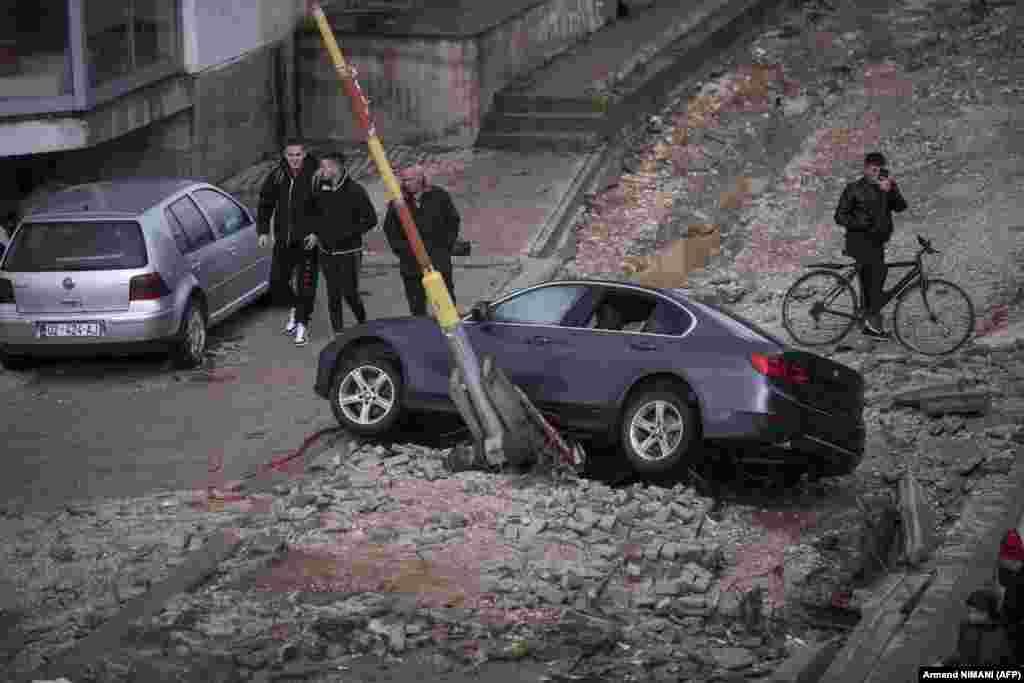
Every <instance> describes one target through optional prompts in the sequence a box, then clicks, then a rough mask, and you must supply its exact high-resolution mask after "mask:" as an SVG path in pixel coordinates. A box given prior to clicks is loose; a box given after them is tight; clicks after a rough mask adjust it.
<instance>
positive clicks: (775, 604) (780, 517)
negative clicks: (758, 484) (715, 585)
mask: <svg viewBox="0 0 1024 683" xmlns="http://www.w3.org/2000/svg"><path fill="white" fill-rule="evenodd" d="M752 521H753V522H754V523H756V524H758V525H760V526H762V527H764V529H765V531H766V532H767V533H766V536H767V539H766V540H765V541H764V542H763V543H754V544H748V545H744V546H741V547H738V548H737V549H736V565H735V566H734V567H733V568H732V570H731V571H730V572H728V573H727V575H726V576H723V577H722V578H721V579H719V587H720V588H721V589H722V590H723V591H736V592H739V593H746V592H748V591H750V590H751V589H753V588H754V586H755V585H756V584H758V583H759V582H760V580H761V579H762V577H768V595H767V599H766V603H767V604H768V606H769V607H771V608H773V609H778V608H781V607H783V606H784V605H785V603H786V594H785V580H784V574H785V566H786V548H788V547H790V546H792V545H793V544H795V543H796V542H797V541H799V539H800V535H801V534H802V533H803V532H804V530H805V529H807V528H809V527H812V526H814V525H815V523H816V521H817V516H816V515H815V513H813V512H765V511H761V512H756V513H754V515H753V520H752Z"/></svg>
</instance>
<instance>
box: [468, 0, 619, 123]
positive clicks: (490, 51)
mask: <svg viewBox="0 0 1024 683" xmlns="http://www.w3.org/2000/svg"><path fill="white" fill-rule="evenodd" d="M610 4H611V2H610V0H551V1H550V2H548V3H546V4H544V5H540V6H538V7H535V8H533V9H531V10H530V11H528V12H526V13H525V14H523V15H522V16H520V17H517V18H516V19H514V20H513V21H511V22H508V23H506V24H503V25H501V26H498V27H496V28H494V29H492V30H491V31H489V32H487V33H485V34H484V35H483V36H481V37H480V38H479V39H478V41H477V46H478V50H479V54H480V72H479V73H480V93H479V97H480V111H481V117H482V116H483V115H485V114H486V113H487V112H488V111H490V109H491V103H492V102H493V100H494V94H495V93H496V92H498V91H499V90H501V89H502V88H504V87H505V86H506V85H508V84H509V83H510V82H511V81H512V80H513V79H514V78H515V77H516V76H518V75H520V74H522V73H524V72H528V71H530V70H532V69H534V68H536V67H537V66H540V65H541V64H543V63H544V62H546V61H547V60H549V59H550V58H551V57H554V56H555V55H557V54H558V53H560V52H563V51H564V50H566V49H568V48H570V47H572V45H573V44H575V43H576V42H578V41H579V39H580V38H582V37H583V36H586V35H589V34H591V33H593V32H595V31H597V30H598V29H600V28H601V27H602V26H604V24H606V23H607V22H608V19H609V16H608V13H607V12H606V9H607V7H606V5H610ZM477 123H478V124H479V121H478V122H477Z"/></svg>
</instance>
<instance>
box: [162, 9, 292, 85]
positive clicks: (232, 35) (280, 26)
mask: <svg viewBox="0 0 1024 683" xmlns="http://www.w3.org/2000/svg"><path fill="white" fill-rule="evenodd" d="M304 12H305V2H303V1H302V0H182V28H183V31H184V43H185V44H184V48H185V68H186V70H187V71H188V72H189V73H199V72H201V71H203V70H205V69H209V68H211V67H216V66H220V65H223V64H224V63H225V62H230V61H232V60H236V59H239V58H240V57H242V56H243V55H246V54H248V53H249V52H251V51H253V50H259V49H261V48H266V47H269V46H272V45H273V44H274V43H277V42H278V41H280V40H283V39H284V38H286V37H288V36H289V35H291V33H292V31H294V29H295V24H296V22H297V21H298V20H299V18H300V17H301V16H302V15H303V13H304Z"/></svg>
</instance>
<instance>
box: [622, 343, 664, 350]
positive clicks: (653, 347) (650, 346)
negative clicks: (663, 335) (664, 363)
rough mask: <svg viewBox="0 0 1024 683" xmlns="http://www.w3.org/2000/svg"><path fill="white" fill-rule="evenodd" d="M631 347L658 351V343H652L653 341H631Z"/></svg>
mask: <svg viewBox="0 0 1024 683" xmlns="http://www.w3.org/2000/svg"><path fill="white" fill-rule="evenodd" d="M629 345H630V347H632V348H634V349H636V350H637V351H657V350H658V345H657V344H652V343H651V342H643V341H635V342H630V343H629Z"/></svg>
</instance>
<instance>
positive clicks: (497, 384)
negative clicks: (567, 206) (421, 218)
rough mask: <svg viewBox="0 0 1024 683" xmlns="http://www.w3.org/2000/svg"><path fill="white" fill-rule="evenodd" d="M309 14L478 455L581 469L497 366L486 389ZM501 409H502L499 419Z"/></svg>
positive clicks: (349, 83)
mask: <svg viewBox="0 0 1024 683" xmlns="http://www.w3.org/2000/svg"><path fill="white" fill-rule="evenodd" d="M309 11H310V13H311V14H312V16H313V18H314V20H315V21H316V24H317V27H318V28H319V29H320V35H321V37H322V38H323V41H324V45H325V46H326V48H327V52H328V54H329V55H330V57H331V61H332V62H333V63H334V68H335V70H336V71H337V73H338V76H339V78H340V79H341V83H342V87H343V88H344V90H345V93H346V94H347V95H348V97H349V100H350V101H351V104H352V115H353V117H354V118H355V121H356V125H357V126H358V127H359V128H360V129H361V130H363V131H364V132H365V133H366V144H367V146H368V147H369V151H370V157H371V158H372V159H373V161H374V164H376V166H377V171H378V172H379V173H380V176H381V178H382V179H383V180H384V184H385V185H386V186H387V189H388V193H389V195H390V197H389V198H390V199H391V201H393V202H394V206H395V208H396V209H397V211H398V216H399V219H400V220H401V223H402V229H403V231H404V232H405V237H406V239H407V240H408V242H409V246H410V247H411V249H412V253H413V255H414V256H415V257H416V262H417V264H419V267H420V269H421V270H422V271H423V289H424V292H425V293H426V297H427V300H428V301H429V302H430V308H431V310H432V312H433V314H434V319H435V320H436V321H437V323H438V325H440V327H441V331H442V332H443V333H444V335H445V338H446V339H447V341H448V348H449V350H450V351H451V354H452V358H453V360H454V370H453V371H452V378H451V393H452V399H453V401H454V402H455V405H456V407H457V408H458V409H459V412H460V414H461V415H462V417H463V420H464V421H465V423H466V425H467V426H468V427H469V428H470V431H471V432H472V433H473V436H474V437H475V440H476V451H477V454H478V455H479V456H481V457H482V458H483V459H484V460H485V461H486V462H487V464H489V465H492V466H493V465H503V464H505V463H506V462H510V463H512V464H517V465H521V464H529V463H530V462H531V461H532V460H533V459H534V458H536V456H537V455H539V454H541V453H544V452H548V453H550V452H551V451H552V450H553V451H554V453H551V455H553V457H554V459H555V461H556V462H558V463H566V464H568V463H573V464H578V461H579V460H580V459H581V458H582V456H581V454H580V452H579V451H578V450H576V449H572V448H570V447H569V446H568V445H567V444H566V443H565V442H564V441H563V440H562V439H561V438H558V437H557V434H555V438H552V437H551V434H553V433H554V430H553V429H552V427H551V426H550V425H549V424H548V423H547V422H546V421H545V420H544V418H543V417H540V413H538V412H537V411H536V409H535V408H534V407H533V406H532V405H531V404H530V403H529V401H528V400H527V399H526V398H525V396H524V395H523V394H522V392H521V391H519V390H518V388H517V387H515V386H514V385H512V383H511V382H509V381H508V380H507V378H505V377H504V376H503V374H502V373H501V371H500V370H498V369H497V368H496V367H493V365H491V366H490V367H489V368H488V370H489V371H490V372H489V374H488V375H487V377H486V379H487V380H488V381H486V386H485V377H484V374H485V373H484V372H483V371H482V368H481V363H480V362H479V360H478V359H477V356H476V352H475V351H474V350H473V346H472V344H471V343H470V340H469V336H468V335H467V334H466V331H465V329H464V328H463V326H462V320H461V319H460V318H459V314H458V311H457V310H456V309H455V304H454V302H453V301H452V297H451V293H450V292H449V291H448V287H447V285H446V284H445V282H444V278H443V277H442V276H441V274H440V273H439V272H438V271H437V270H435V269H434V266H433V264H432V263H431V260H430V255H429V254H428V253H427V250H426V247H425V246H424V244H423V240H422V239H420V234H419V230H418V229H417V228H416V223H415V221H414V220H413V216H412V212H411V211H410V210H409V206H408V204H406V202H405V197H404V195H403V194H402V189H401V186H400V185H399V183H398V181H397V179H396V178H395V174H394V172H393V171H392V169H391V164H389V163H388V159H387V155H386V154H385V152H384V146H383V144H381V141H380V138H379V137H377V129H376V126H375V124H374V122H373V119H372V118H371V116H370V107H369V102H368V101H367V99H366V96H365V95H363V92H362V89H361V88H360V87H359V82H358V81H357V80H356V75H357V74H356V71H355V69H353V68H352V67H351V66H349V65H348V64H347V63H346V61H345V57H344V55H342V52H341V48H340V47H338V42H337V40H335V37H334V31H333V30H332V29H331V25H330V23H329V22H328V21H327V17H326V16H325V15H324V12H323V9H321V7H320V3H319V2H315V1H311V2H309ZM495 374H497V375H500V377H499V379H498V380H495V379H494V375H495ZM500 380H504V381H500ZM496 406H498V407H500V409H501V415H500V416H499V414H498V408H496ZM538 434H540V436H539V437H538V436H537V435H538ZM538 449H539V450H538Z"/></svg>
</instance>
